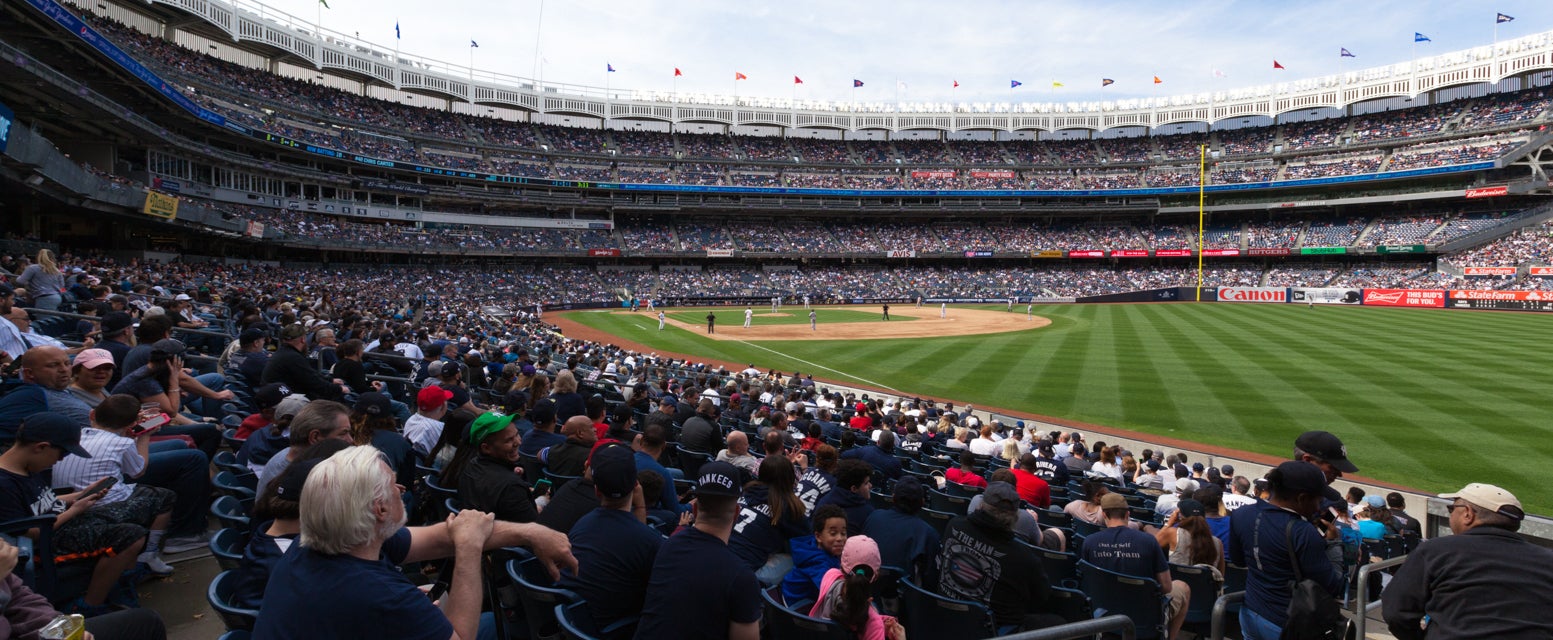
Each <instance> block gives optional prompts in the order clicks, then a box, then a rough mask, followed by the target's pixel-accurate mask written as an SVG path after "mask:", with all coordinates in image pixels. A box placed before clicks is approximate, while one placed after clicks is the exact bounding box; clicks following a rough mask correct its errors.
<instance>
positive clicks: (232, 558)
mask: <svg viewBox="0 0 1553 640" xmlns="http://www.w3.org/2000/svg"><path fill="white" fill-rule="evenodd" d="M223 497H226V496H223ZM247 537H248V536H247V535H246V533H245V532H242V531H239V530H237V529H232V528H226V529H222V530H220V531H217V532H216V535H213V536H211V537H210V555H213V556H215V557H216V564H217V565H219V566H220V567H221V570H222V571H231V570H232V569H236V568H237V567H238V566H239V565H241V564H242V563H243V548H244V547H245V546H246V543H247V541H246V540H245V538H247Z"/></svg>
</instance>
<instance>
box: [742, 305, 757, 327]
mask: <svg viewBox="0 0 1553 640" xmlns="http://www.w3.org/2000/svg"><path fill="white" fill-rule="evenodd" d="M754 317H755V311H754V310H752V309H750V308H749V307H745V308H744V328H745V329H748V328H750V320H751V319H753V318H754Z"/></svg>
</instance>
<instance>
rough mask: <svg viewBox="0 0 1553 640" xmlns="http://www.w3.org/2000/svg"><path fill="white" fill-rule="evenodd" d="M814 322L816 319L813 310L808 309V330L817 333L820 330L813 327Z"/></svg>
mask: <svg viewBox="0 0 1553 640" xmlns="http://www.w3.org/2000/svg"><path fill="white" fill-rule="evenodd" d="M815 321H816V318H815V315H814V310H813V309H810V310H809V330H810V331H819V330H820V328H819V327H817V326H815Z"/></svg>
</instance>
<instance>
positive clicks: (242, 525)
mask: <svg viewBox="0 0 1553 640" xmlns="http://www.w3.org/2000/svg"><path fill="white" fill-rule="evenodd" d="M210 515H213V516H215V517H216V520H218V521H220V522H221V526H222V527H225V528H227V529H235V530H237V531H238V532H240V533H242V535H248V532H249V531H251V530H252V522H251V520H250V518H249V517H248V510H247V509H245V508H243V503H242V501H241V500H238V499H237V498H235V497H232V496H229V495H228V496H221V497H219V498H216V499H215V500H213V501H211V503H210Z"/></svg>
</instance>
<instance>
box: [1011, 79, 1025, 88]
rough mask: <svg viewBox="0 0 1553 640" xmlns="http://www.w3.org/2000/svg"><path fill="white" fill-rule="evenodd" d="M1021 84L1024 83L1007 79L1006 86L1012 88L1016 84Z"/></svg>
mask: <svg viewBox="0 0 1553 640" xmlns="http://www.w3.org/2000/svg"><path fill="white" fill-rule="evenodd" d="M1022 84H1024V83H1023V82H1020V81H1018V80H1009V81H1008V88H1010V89H1012V88H1014V87H1017V86H1019V85H1022Z"/></svg>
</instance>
